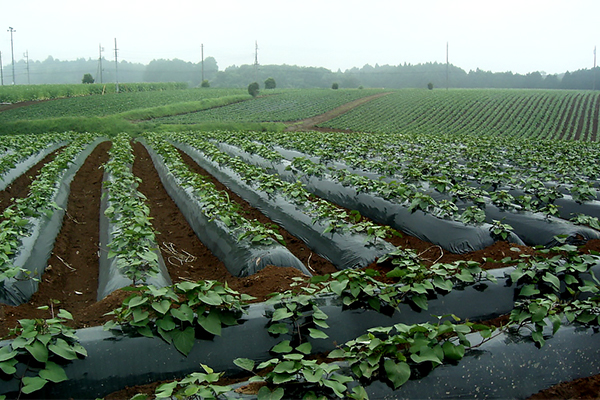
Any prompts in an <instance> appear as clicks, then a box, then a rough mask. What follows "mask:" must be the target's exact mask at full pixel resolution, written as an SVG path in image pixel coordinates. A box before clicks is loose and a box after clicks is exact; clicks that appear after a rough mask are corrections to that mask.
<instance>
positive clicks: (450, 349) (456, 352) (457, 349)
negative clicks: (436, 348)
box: [442, 342, 465, 361]
mask: <svg viewBox="0 0 600 400" xmlns="http://www.w3.org/2000/svg"><path fill="white" fill-rule="evenodd" d="M442 349H443V350H444V357H446V358H447V359H449V360H455V361H457V360H460V359H462V358H463V357H464V356H465V346H463V345H462V344H459V345H457V346H455V345H454V344H453V343H450V342H445V343H444V344H443V345H442Z"/></svg>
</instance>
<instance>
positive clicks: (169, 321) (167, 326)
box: [155, 315, 177, 331]
mask: <svg viewBox="0 0 600 400" xmlns="http://www.w3.org/2000/svg"><path fill="white" fill-rule="evenodd" d="M155 324H156V326H158V327H159V328H161V329H163V330H165V331H170V330H173V329H175V327H176V326H177V325H176V324H175V321H173V317H171V316H170V315H165V316H164V317H163V318H160V319H157V320H156V321H155Z"/></svg>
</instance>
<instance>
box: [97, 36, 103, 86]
mask: <svg viewBox="0 0 600 400" xmlns="http://www.w3.org/2000/svg"><path fill="white" fill-rule="evenodd" d="M103 51H104V47H102V45H101V44H100V43H98V71H96V76H99V77H100V83H103V82H102V52H103Z"/></svg>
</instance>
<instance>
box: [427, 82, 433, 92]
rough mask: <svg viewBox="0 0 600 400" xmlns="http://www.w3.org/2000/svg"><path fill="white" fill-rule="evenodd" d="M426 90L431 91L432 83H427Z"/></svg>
mask: <svg viewBox="0 0 600 400" xmlns="http://www.w3.org/2000/svg"><path fill="white" fill-rule="evenodd" d="M427 89H429V90H433V83H431V82H429V83H428V84H427Z"/></svg>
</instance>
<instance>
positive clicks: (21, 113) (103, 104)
mask: <svg viewBox="0 0 600 400" xmlns="http://www.w3.org/2000/svg"><path fill="white" fill-rule="evenodd" d="M243 94H247V92H246V91H245V90H243V89H206V88H204V89H178V90H177V89H172V90H164V91H145V92H126V93H107V94H105V95H98V94H96V95H91V96H85V97H69V98H64V99H57V100H52V101H44V102H39V103H34V104H31V105H29V106H27V107H20V108H14V109H10V110H6V111H3V112H0V122H8V121H18V120H23V119H30V120H31V119H46V118H57V117H103V116H108V115H112V114H117V113H122V112H126V111H131V110H135V109H141V108H150V107H156V106H163V105H168V104H173V103H183V102H191V101H198V100H202V99H213V98H217V97H225V96H231V95H243Z"/></svg>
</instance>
